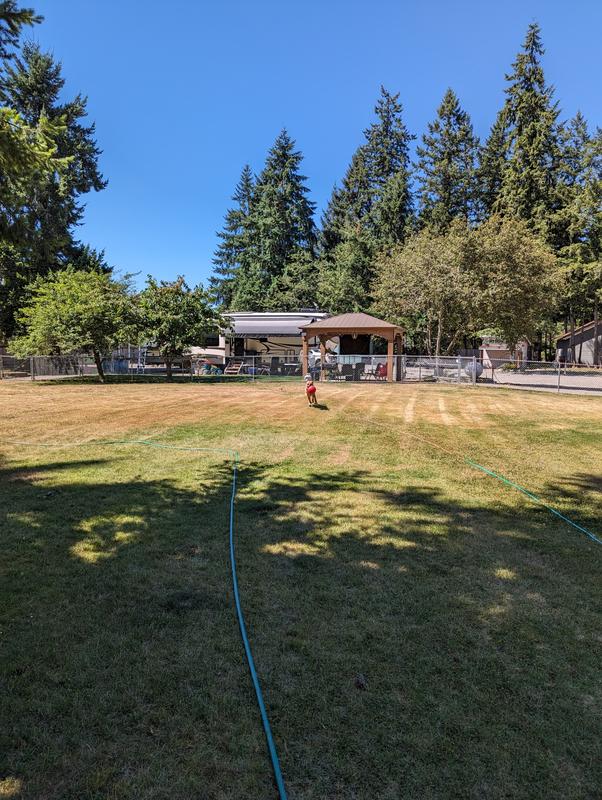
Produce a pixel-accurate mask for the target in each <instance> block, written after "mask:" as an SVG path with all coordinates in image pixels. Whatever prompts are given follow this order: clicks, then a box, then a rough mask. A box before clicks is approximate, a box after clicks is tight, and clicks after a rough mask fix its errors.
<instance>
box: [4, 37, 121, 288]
mask: <svg viewBox="0 0 602 800" xmlns="http://www.w3.org/2000/svg"><path fill="white" fill-rule="evenodd" d="M64 84H65V80H64V78H63V77H62V70H61V65H60V63H57V62H55V61H54V59H53V57H52V56H51V55H50V54H48V53H43V52H42V51H41V50H40V48H39V46H38V45H36V44H31V43H28V44H26V45H25V46H24V48H23V52H22V56H21V57H19V58H17V59H16V60H15V63H14V65H13V64H11V65H9V66H8V67H7V69H6V72H5V76H4V79H3V81H2V99H3V100H4V102H6V103H7V104H8V105H10V106H11V107H12V108H13V109H14V110H15V111H17V112H18V113H19V114H20V115H21V117H22V118H23V119H24V120H25V122H26V123H27V124H28V125H30V126H32V127H34V128H35V127H36V126H38V125H39V124H40V121H41V120H42V119H44V118H46V119H48V120H49V121H50V122H51V123H52V122H56V123H57V124H59V123H60V124H62V126H63V127H62V128H61V129H60V130H59V133H58V135H57V137H56V148H57V155H58V156H59V157H61V158H65V159H68V166H67V169H66V170H65V171H64V172H63V174H60V175H59V174H56V173H54V174H50V175H48V176H47V179H46V181H45V182H44V184H43V185H42V186H40V187H36V190H35V191H34V192H33V193H32V196H31V197H29V198H28V199H27V203H26V208H25V210H24V213H23V215H22V216H21V218H20V219H19V220H18V221H17V223H16V228H17V231H16V233H17V234H18V233H21V234H22V235H23V239H24V243H25V247H26V254H27V256H26V257H27V261H28V263H29V265H30V269H31V271H32V272H33V273H43V272H45V271H47V270H48V269H50V268H52V267H59V266H62V265H64V264H65V263H66V262H67V261H70V260H71V259H72V258H74V257H75V256H76V253H77V250H78V249H79V247H81V245H79V243H78V242H77V241H76V240H75V238H74V229H75V227H76V226H77V225H78V224H79V223H80V222H81V219H82V216H83V212H84V205H83V203H82V202H81V197H82V195H85V194H86V193H87V192H90V191H92V190H94V191H100V190H101V189H103V188H104V187H105V186H106V181H105V180H104V179H103V177H102V175H101V173H100V170H99V168H98V158H99V156H100V150H99V148H98V146H97V144H96V141H95V138H94V135H95V130H94V124H91V125H85V124H84V123H83V120H84V118H85V117H86V115H87V110H86V104H87V100H86V98H85V97H83V96H82V95H80V94H78V95H76V97H75V98H74V99H73V100H71V101H68V102H66V103H63V102H61V101H60V94H61V92H62V90H63V88H64Z"/></svg>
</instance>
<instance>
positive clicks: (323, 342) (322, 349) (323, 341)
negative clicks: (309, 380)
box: [320, 335, 326, 381]
mask: <svg viewBox="0 0 602 800" xmlns="http://www.w3.org/2000/svg"><path fill="white" fill-rule="evenodd" d="M325 363H326V339H325V337H324V336H323V335H320V380H321V381H323V380H324V364H325Z"/></svg>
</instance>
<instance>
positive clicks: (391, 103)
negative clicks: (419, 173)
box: [364, 87, 414, 249]
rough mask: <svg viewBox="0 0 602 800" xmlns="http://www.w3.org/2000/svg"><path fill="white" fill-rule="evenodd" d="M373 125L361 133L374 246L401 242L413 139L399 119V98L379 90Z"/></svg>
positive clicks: (409, 201)
mask: <svg viewBox="0 0 602 800" xmlns="http://www.w3.org/2000/svg"><path fill="white" fill-rule="evenodd" d="M374 111H375V113H376V117H377V121H376V122H374V123H372V125H370V127H369V128H368V129H367V130H366V131H365V132H364V135H365V137H366V145H365V149H366V162H367V172H368V184H369V186H370V190H371V208H370V209H369V211H371V212H372V213H371V224H372V228H373V231H372V232H373V236H374V238H375V240H376V243H377V249H380V244H381V242H383V241H386V243H387V244H396V243H399V242H403V240H404V239H405V236H406V233H407V232H408V226H409V222H410V220H411V216H412V198H411V194H410V152H409V147H410V142H411V141H412V139H413V138H414V137H413V136H412V135H411V134H410V132H409V131H408V129H407V128H406V126H405V124H404V122H403V119H402V111H403V108H402V105H401V103H400V102H399V94H395V95H392V94H390V93H389V92H387V90H386V89H385V88H384V87H381V96H380V98H379V100H378V102H377V104H376V108H375V109H374Z"/></svg>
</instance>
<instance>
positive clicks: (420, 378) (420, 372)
mask: <svg viewBox="0 0 602 800" xmlns="http://www.w3.org/2000/svg"><path fill="white" fill-rule="evenodd" d="M421 380H422V362H421V361H419V362H418V383H420V381H421Z"/></svg>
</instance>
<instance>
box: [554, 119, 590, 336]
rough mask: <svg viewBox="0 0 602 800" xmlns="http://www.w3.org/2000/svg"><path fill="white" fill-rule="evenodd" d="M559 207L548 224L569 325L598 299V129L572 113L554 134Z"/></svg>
mask: <svg viewBox="0 0 602 800" xmlns="http://www.w3.org/2000/svg"><path fill="white" fill-rule="evenodd" d="M560 141H561V158H560V163H559V184H558V193H559V195H560V197H561V202H560V203H559V209H558V211H557V213H556V214H555V216H554V217H553V218H552V225H551V229H552V232H553V236H554V240H555V243H556V244H557V246H558V250H559V255H560V257H561V261H562V265H563V276H564V291H563V294H562V303H561V314H562V316H563V318H564V322H565V327H568V328H570V329H574V327H575V325H576V324H579V323H580V322H588V321H589V320H591V318H592V317H595V316H596V315H597V314H598V311H599V304H600V301H601V300H602V131H600V130H599V129H598V131H597V132H596V134H594V135H591V134H590V133H589V130H588V126H587V122H586V120H585V119H584V117H583V115H582V114H580V113H578V114H577V115H576V116H575V117H574V118H573V119H572V120H571V121H570V122H569V123H568V124H567V125H565V126H563V128H562V129H561V135H560Z"/></svg>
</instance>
